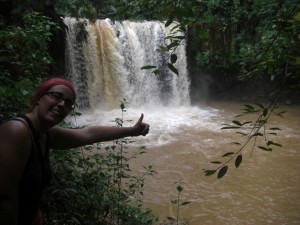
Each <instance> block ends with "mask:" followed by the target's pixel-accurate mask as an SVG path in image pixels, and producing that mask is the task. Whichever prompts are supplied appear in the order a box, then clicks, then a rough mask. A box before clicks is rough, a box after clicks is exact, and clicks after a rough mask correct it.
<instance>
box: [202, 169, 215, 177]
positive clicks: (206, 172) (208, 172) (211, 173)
mask: <svg viewBox="0 0 300 225" xmlns="http://www.w3.org/2000/svg"><path fill="white" fill-rule="evenodd" d="M215 172H216V170H205V171H204V173H205V176H207V177H208V176H211V175H213V174H214V173H215Z"/></svg>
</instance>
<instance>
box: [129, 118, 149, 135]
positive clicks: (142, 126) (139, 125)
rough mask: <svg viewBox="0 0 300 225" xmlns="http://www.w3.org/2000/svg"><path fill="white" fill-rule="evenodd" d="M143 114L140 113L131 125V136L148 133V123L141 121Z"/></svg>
mask: <svg viewBox="0 0 300 225" xmlns="http://www.w3.org/2000/svg"><path fill="white" fill-rule="evenodd" d="M143 119H144V114H143V113H142V114H141V117H140V118H139V120H138V121H137V122H136V124H135V125H134V126H133V127H132V136H140V135H143V136H146V135H147V134H148V133H149V128H150V125H149V124H148V123H144V122H143Z"/></svg>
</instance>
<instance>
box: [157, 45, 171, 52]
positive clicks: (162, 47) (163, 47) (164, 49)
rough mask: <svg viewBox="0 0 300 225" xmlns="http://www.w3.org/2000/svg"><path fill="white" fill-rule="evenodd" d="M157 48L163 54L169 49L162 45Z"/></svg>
mask: <svg viewBox="0 0 300 225" xmlns="http://www.w3.org/2000/svg"><path fill="white" fill-rule="evenodd" d="M159 48H160V49H161V50H162V51H164V52H167V51H169V49H168V48H167V47H166V46H163V45H160V46H159Z"/></svg>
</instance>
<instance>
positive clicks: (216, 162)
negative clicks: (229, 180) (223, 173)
mask: <svg viewBox="0 0 300 225" xmlns="http://www.w3.org/2000/svg"><path fill="white" fill-rule="evenodd" d="M210 163H212V164H221V163H222V162H220V161H212V162H210Z"/></svg>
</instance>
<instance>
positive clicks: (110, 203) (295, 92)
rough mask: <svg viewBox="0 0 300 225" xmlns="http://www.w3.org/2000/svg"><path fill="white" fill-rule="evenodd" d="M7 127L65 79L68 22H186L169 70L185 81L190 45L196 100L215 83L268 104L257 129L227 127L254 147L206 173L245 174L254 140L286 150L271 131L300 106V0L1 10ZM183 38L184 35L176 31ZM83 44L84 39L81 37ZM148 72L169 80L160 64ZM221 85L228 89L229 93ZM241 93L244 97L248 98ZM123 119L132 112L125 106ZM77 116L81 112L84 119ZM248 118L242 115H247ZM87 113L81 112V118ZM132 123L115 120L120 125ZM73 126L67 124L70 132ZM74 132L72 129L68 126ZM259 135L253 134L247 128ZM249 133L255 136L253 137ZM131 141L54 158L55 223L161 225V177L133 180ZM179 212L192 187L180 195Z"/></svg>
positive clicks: (49, 203) (218, 90)
mask: <svg viewBox="0 0 300 225" xmlns="http://www.w3.org/2000/svg"><path fill="white" fill-rule="evenodd" d="M0 9H1V16H0V28H1V29H0V51H1V55H0V85H1V86H0V119H1V120H4V119H6V118H9V117H12V116H15V115H16V114H19V113H22V111H25V110H26V109H27V108H28V106H29V101H28V98H29V97H30V93H32V91H33V90H34V89H35V88H36V85H37V84H38V83H39V82H40V81H41V80H42V79H44V78H46V77H49V76H53V75H56V76H57V75H59V76H63V73H64V57H63V56H64V34H65V32H67V30H66V28H65V26H64V25H63V24H62V21H61V19H60V17H61V16H72V17H77V18H88V19H91V20H95V19H103V18H110V19H112V20H125V19H132V20H161V21H164V22H165V26H166V27H167V26H169V25H170V24H171V23H172V22H176V23H178V25H177V26H175V28H174V35H170V36H169V37H167V38H166V45H165V46H160V49H161V50H162V51H167V52H170V59H169V61H168V62H166V63H165V66H166V67H168V68H169V69H170V70H172V71H173V73H174V76H180V74H178V70H177V68H176V67H175V66H174V65H175V63H176V60H177V57H176V55H175V54H173V50H174V49H175V48H176V47H177V46H178V45H180V44H181V42H182V41H187V43H188V45H187V46H188V47H187V54H188V62H189V70H190V72H191V73H190V74H191V81H192V83H191V94H192V98H193V96H194V98H193V100H194V102H196V101H197V96H196V95H195V93H197V91H199V90H198V89H199V86H198V84H199V82H200V83H201V82H204V78H206V77H207V76H209V77H210V81H211V82H209V83H208V85H209V86H210V89H209V90H210V92H209V95H208V96H210V97H211V96H213V97H214V98H221V97H222V96H224V90H226V91H237V92H239V91H241V90H243V89H245V87H247V91H249V92H250V93H252V94H254V95H255V96H257V90H258V89H257V88H258V87H259V88H260V90H261V91H260V92H259V94H263V95H264V98H262V99H260V100H259V101H257V102H255V103H253V104H245V105H244V108H243V111H242V114H250V113H255V114H257V120H256V121H243V120H242V119H241V118H242V117H240V115H239V116H238V117H237V119H234V120H233V121H232V123H229V124H225V125H224V127H223V129H233V130H234V131H237V132H236V133H237V134H238V135H242V136H244V137H245V143H236V142H234V143H233V144H234V145H236V146H238V148H237V149H238V150H237V151H235V152H226V153H224V155H223V157H222V159H225V160H215V161H213V162H212V165H216V166H215V167H213V169H206V170H204V173H205V175H207V176H209V175H213V174H217V177H219V178H221V177H223V176H224V175H225V174H226V173H227V171H228V168H229V166H230V165H231V164H230V162H231V161H234V165H235V167H236V168H238V167H239V166H240V164H241V163H242V159H243V155H242V150H243V148H244V146H245V145H247V143H248V142H249V141H250V140H253V139H257V138H260V137H263V138H265V140H266V141H265V143H266V144H265V145H264V146H256V147H257V148H258V149H260V150H264V151H271V150H272V147H274V146H275V147H280V143H276V142H271V141H268V135H276V131H277V130H279V129H280V128H278V127H276V125H274V126H270V127H266V124H267V121H268V119H269V117H270V116H271V115H274V114H275V115H277V116H283V112H281V111H280V109H277V106H278V103H279V102H282V101H284V102H285V103H289V104H290V103H299V99H300V93H299V92H300V70H299V65H300V55H299V53H300V2H299V0H280V1H278V0H255V1H250V0H231V1H230V0H214V1H211V0H204V1H200V0H198V1H195V0H178V1H174V0H172V1H171V0H163V1H161V0H159V1H158V0H136V1H115V0H101V1H89V0H56V1H53V0H47V1H37V0H33V1H22V2H20V1H16V0H12V1H9V0H3V1H1V3H0ZM177 30H179V31H181V32H182V34H183V35H181V36H178V35H176V34H175V33H176V32H175V31H177ZM79 34H82V37H83V39H82V41H84V32H82V30H80V29H79ZM141 69H147V70H149V74H151V73H153V74H154V75H155V76H159V75H160V73H161V72H160V68H157V67H156V65H145V67H143V68H141ZM220 84H222V85H220ZM241 94H242V93H241ZM121 112H122V113H123V112H124V105H122V104H121ZM75 114H77V113H75ZM242 114H241V115H242ZM77 115H78V114H77ZM122 120H123V117H122V118H121V119H120V120H117V121H116V122H119V123H117V124H119V125H120V124H121V123H122ZM65 125H66V124H65ZM68 126H70V124H69V125H68ZM246 126H250V127H252V129H250V133H245V132H244V131H243V128H244V127H246ZM247 130H249V129H247ZM130 142H131V140H127V139H126V140H118V141H117V142H116V143H115V144H114V145H112V146H103V145H102V144H100V143H99V144H97V145H95V146H86V147H85V149H84V151H85V152H89V151H88V150H87V149H91V148H93V149H97V153H96V154H91V155H89V154H87V155H82V151H83V149H78V150H72V151H66V152H64V153H61V152H59V153H58V152H54V153H53V155H52V157H53V160H52V162H53V165H52V166H53V168H54V172H55V174H59V175H55V176H54V180H53V186H51V187H50V188H49V190H48V191H47V193H46V195H45V202H44V205H43V207H44V212H45V217H46V224H130V225H133V224H158V223H159V222H158V221H157V219H155V218H154V217H153V216H152V215H151V212H150V211H149V210H147V209H143V208H142V193H143V192H142V189H143V184H144V183H143V181H144V179H145V176H148V175H153V174H154V173H155V171H154V170H153V169H152V168H151V167H145V168H144V169H145V170H144V172H143V173H142V174H141V175H139V176H132V175H131V174H130V168H129V167H128V165H129V164H128V160H129V159H130V157H137V156H138V155H139V154H143V153H145V151H146V149H145V148H144V147H141V148H140V149H138V150H137V152H136V154H134V156H129V158H128V156H126V157H125V156H124V154H123V153H124V151H125V150H126V147H125V146H126V145H127V144H128V143H130ZM176 189H177V191H178V194H179V195H178V199H176V200H172V204H174V205H175V206H177V209H178V210H179V208H180V207H182V206H184V205H185V204H188V202H181V201H180V198H179V197H180V193H181V192H182V191H183V186H182V185H181V184H180V183H179V184H178V185H177V187H176ZM166 220H167V222H161V223H163V224H184V223H185V224H187V223H188V222H185V221H181V220H179V218H172V217H170V218H167V219H166Z"/></svg>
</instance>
